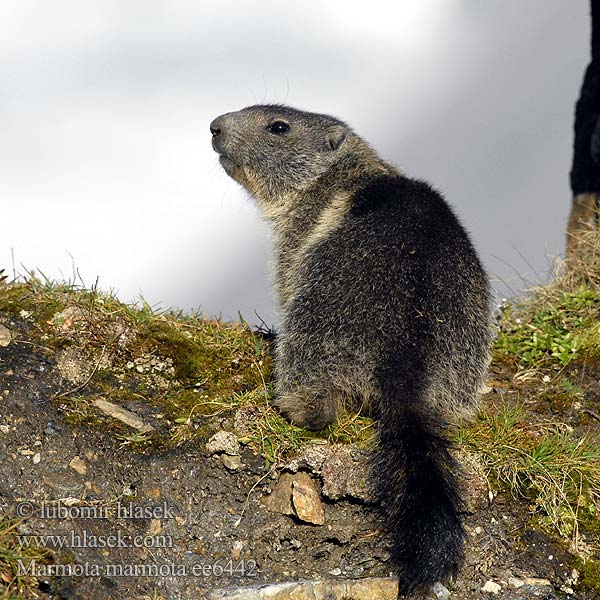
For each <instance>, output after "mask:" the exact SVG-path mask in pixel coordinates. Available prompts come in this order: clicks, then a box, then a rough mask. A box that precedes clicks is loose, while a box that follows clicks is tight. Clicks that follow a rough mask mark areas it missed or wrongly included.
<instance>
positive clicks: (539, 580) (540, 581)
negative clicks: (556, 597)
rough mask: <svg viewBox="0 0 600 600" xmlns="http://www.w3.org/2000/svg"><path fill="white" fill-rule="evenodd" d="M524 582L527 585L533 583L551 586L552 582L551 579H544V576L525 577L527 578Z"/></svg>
mask: <svg viewBox="0 0 600 600" xmlns="http://www.w3.org/2000/svg"><path fill="white" fill-rule="evenodd" d="M523 582H524V583H525V584H526V585H533V586H538V587H539V586H542V587H543V586H551V585H552V583H550V580H549V579H544V578H542V577H525V579H524V580H523Z"/></svg>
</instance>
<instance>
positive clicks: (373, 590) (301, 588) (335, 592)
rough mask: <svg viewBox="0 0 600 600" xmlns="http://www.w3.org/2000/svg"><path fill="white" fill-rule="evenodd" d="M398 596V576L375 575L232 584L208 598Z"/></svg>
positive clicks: (359, 599)
mask: <svg viewBox="0 0 600 600" xmlns="http://www.w3.org/2000/svg"><path fill="white" fill-rule="evenodd" d="M397 596H398V580H397V579H395V578H392V577H373V578H368V579H358V580H341V581H340V580H339V579H335V580H329V581H327V580H318V581H313V580H311V581H296V582H291V583H279V584H274V585H268V584H267V585H257V586H250V587H240V588H229V589H221V590H213V591H211V592H209V594H208V596H207V598H208V600H267V599H268V600H289V599H290V598H293V599H294V600H346V599H348V598H352V600H390V598H396V597H397Z"/></svg>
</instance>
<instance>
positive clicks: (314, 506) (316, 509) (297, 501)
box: [292, 473, 325, 525]
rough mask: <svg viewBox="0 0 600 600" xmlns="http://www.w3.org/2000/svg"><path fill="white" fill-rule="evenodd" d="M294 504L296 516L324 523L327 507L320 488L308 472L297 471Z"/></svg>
mask: <svg viewBox="0 0 600 600" xmlns="http://www.w3.org/2000/svg"><path fill="white" fill-rule="evenodd" d="M292 505H293V507H294V510H295V512H296V516H297V517H298V518H299V519H300V520H301V521H304V522H305V523H312V524H313V525H323V523H325V509H324V508H323V503H322V502H321V495H320V494H319V490H318V489H317V486H316V485H315V482H314V481H313V480H312V478H311V476H310V475H309V474H308V473H297V474H296V475H295V476H294V479H293V481H292Z"/></svg>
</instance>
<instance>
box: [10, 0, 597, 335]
mask: <svg viewBox="0 0 600 600" xmlns="http://www.w3.org/2000/svg"><path fill="white" fill-rule="evenodd" d="M0 22H1V23H2V32H3V33H2V36H0V203H1V211H0V267H5V268H7V270H8V271H11V272H12V269H13V258H12V256H13V253H14V268H15V269H16V271H17V272H20V273H23V272H24V271H25V269H26V268H27V269H32V268H36V269H39V270H41V271H42V272H43V273H45V274H46V275H47V276H48V277H51V278H59V279H60V278H66V279H69V278H72V276H73V275H72V273H73V269H74V267H73V265H75V266H76V268H77V269H78V271H79V274H80V275H81V278H82V279H83V281H85V283H86V284H87V285H92V284H93V283H94V282H95V280H96V278H99V282H100V284H99V285H100V287H101V288H103V289H114V290H116V291H117V292H118V295H119V297H120V298H122V299H123V300H126V301H128V300H131V299H133V298H134V297H137V296H139V295H140V294H143V296H144V298H145V299H146V300H147V301H149V302H150V303H151V304H160V305H161V306H163V307H168V306H173V307H179V308H183V309H185V310H188V309H191V308H197V307H200V308H201V309H202V311H203V312H206V313H208V314H210V315H221V316H223V317H224V318H236V317H237V314H238V310H239V311H241V312H242V314H243V315H244V317H245V318H246V319H247V320H249V321H250V322H257V321H258V319H257V318H256V316H255V314H254V312H255V311H256V312H258V313H259V314H260V315H261V316H262V317H263V318H264V319H265V320H266V321H267V322H269V323H270V322H272V321H273V320H274V319H275V318H276V313H275V309H274V307H273V301H272V296H271V291H270V288H271V286H270V282H269V250H270V241H269V237H268V233H267V228H266V226H265V224H264V223H263V222H262V221H261V219H260V217H259V215H258V213H257V211H256V210H255V208H254V206H253V203H252V201H251V200H249V199H248V198H247V197H246V196H245V194H244V193H243V192H241V191H240V190H239V188H238V186H237V185H236V184H235V183H234V182H233V181H231V180H229V179H228V178H227V176H226V175H225V174H224V173H222V172H221V170H220V168H219V166H218V163H217V160H216V156H215V155H214V154H213V152H212V150H211V147H210V134H209V131H208V124H209V122H210V121H211V120H212V118H213V117H215V116H217V115H218V114H221V113H223V112H226V111H229V110H236V109H239V108H241V107H243V106H245V105H248V104H254V103H256V102H273V101H276V102H286V103H289V104H292V105H295V106H298V107H300V108H304V109H308V110H315V111H320V112H329V113H332V114H334V115H336V116H338V117H340V118H342V119H344V120H346V121H347V122H349V123H350V124H351V125H352V126H353V127H354V129H355V130H356V131H357V132H358V133H360V134H361V135H362V136H363V137H365V138H367V139H368V140H369V141H370V142H371V143H372V144H373V145H374V146H375V147H376V148H377V149H378V151H379V152H380V154H381V155H382V156H384V157H385V158H386V159H387V160H389V161H390V162H393V163H395V164H397V165H399V166H401V168H402V169H403V170H404V171H405V172H406V173H407V174H411V175H416V176H418V177H421V178H424V179H427V180H429V181H430V182H432V183H433V184H434V185H435V186H436V187H438V188H439V189H441V190H442V191H443V192H444V194H445V196H446V198H447V199H448V200H449V201H450V203H451V204H452V205H453V206H454V207H455V208H456V210H457V212H458V213H459V215H460V216H461V217H462V220H463V222H464V224H465V225H466V226H467V228H468V229H469V230H470V231H471V232H472V236H473V239H474V241H475V242H476V244H477V246H478V248H479V250H480V252H481V255H482V258H483V260H484V261H485V263H486V265H487V267H488V268H489V270H490V272H491V273H492V275H493V278H494V283H495V286H496V289H497V290H498V292H499V293H500V294H501V295H508V294H511V293H513V291H518V290H519V289H523V288H524V287H525V285H526V283H525V282H526V281H530V282H533V283H535V282H539V281H540V280H543V279H545V278H546V277H547V274H548V271H549V268H550V266H551V264H552V260H553V257H555V256H556V255H558V254H559V253H560V252H562V251H563V246H564V228H565V222H566V218H567V213H568V209H569V199H570V192H569V188H568V171H569V168H570V160H571V143H572V130H571V127H572V115H573V107H574V103H575V100H576V98H577V95H578V90H579V85H580V82H581V79H582V75H583V71H584V69H585V67H586V65H587V61H588V47H589V21H588V2H587V0H568V1H567V0H563V1H559V0H554V1H549V0H488V1H487V2H481V1H479V0H398V1H397V2H385V1H380V0H369V1H368V2H365V1H364V0H360V1H354V0H346V1H345V2H343V3H342V2H334V1H332V0H319V1H315V0H306V1H304V2H281V1H280V2H274V1H273V2H269V1H266V0H263V1H254V2H245V1H242V0H220V1H219V2H197V1H191V0H170V1H169V2H166V1H162V2H161V1H158V0H143V1H142V0H128V1H127V2H122V1H117V0H102V1H95V2H93V1H88V0H62V1H59V2H42V1H40V0H38V1H34V0H2V3H1V4H0ZM11 249H12V251H11Z"/></svg>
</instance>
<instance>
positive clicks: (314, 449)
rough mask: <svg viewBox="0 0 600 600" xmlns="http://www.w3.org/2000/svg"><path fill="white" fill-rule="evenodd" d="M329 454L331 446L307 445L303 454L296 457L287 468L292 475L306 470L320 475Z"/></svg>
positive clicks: (320, 444)
mask: <svg viewBox="0 0 600 600" xmlns="http://www.w3.org/2000/svg"><path fill="white" fill-rule="evenodd" d="M329 452H330V446H329V444H327V443H325V444H323V443H316V442H314V443H311V444H307V445H306V446H304V448H303V449H302V452H301V453H300V454H299V455H298V456H296V457H294V458H293V459H292V460H291V461H290V462H289V463H288V464H287V465H286V467H285V468H286V470H287V471H291V472H292V473H297V472H298V471H299V470H301V469H304V470H306V471H310V472H311V473H314V474H315V475H320V474H321V469H322V467H323V463H324V462H325V460H326V459H327V456H328V454H329Z"/></svg>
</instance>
